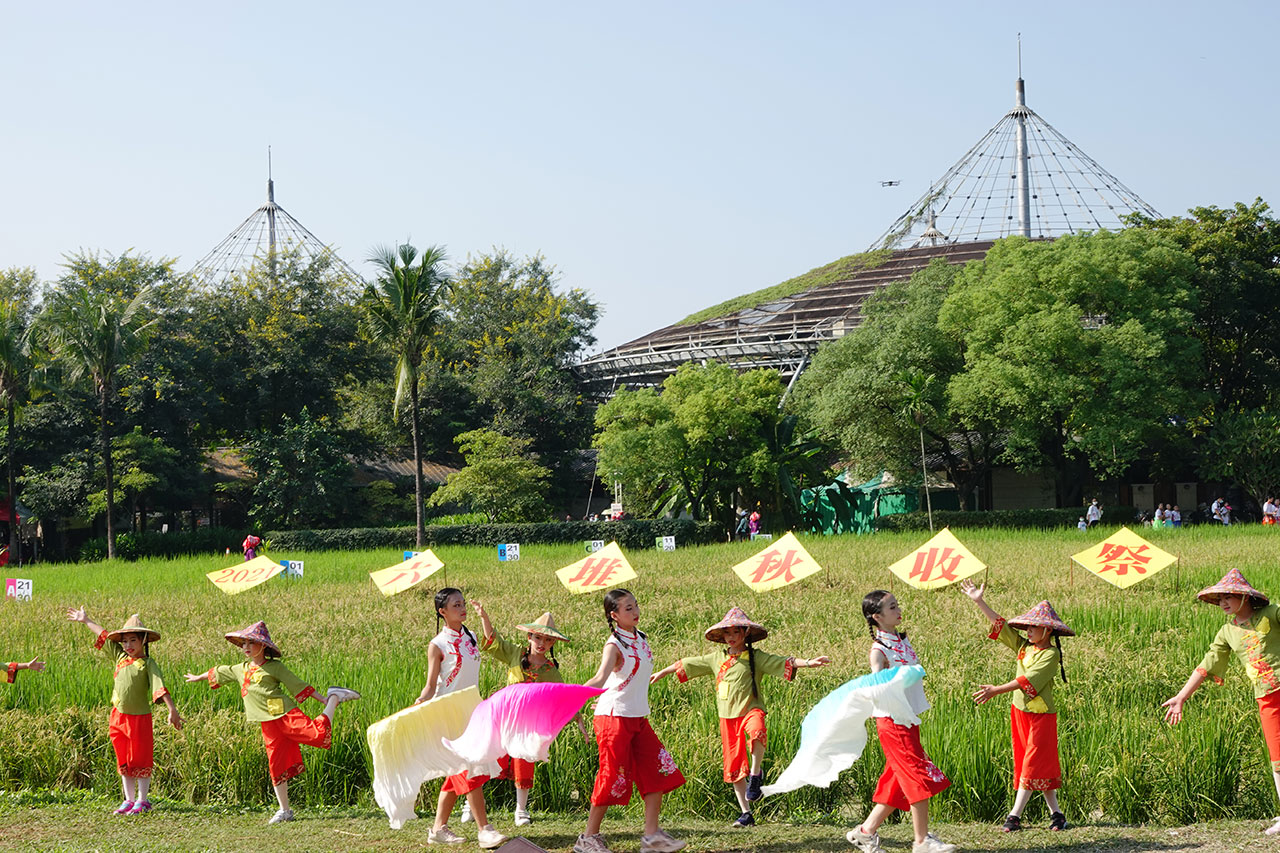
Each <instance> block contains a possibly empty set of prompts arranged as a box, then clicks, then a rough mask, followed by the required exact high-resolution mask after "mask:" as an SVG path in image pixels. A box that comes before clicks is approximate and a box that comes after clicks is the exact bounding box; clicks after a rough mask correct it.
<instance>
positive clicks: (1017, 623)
mask: <svg viewBox="0 0 1280 853" xmlns="http://www.w3.org/2000/svg"><path fill="white" fill-rule="evenodd" d="M1033 626H1035V627H1040V628H1052V629H1053V633H1054V634H1055V635H1057V636H1059V637H1074V636H1075V635H1076V632H1075V631H1072V630H1071V629H1070V628H1068V627H1067V626H1066V623H1064V622H1047V621H1041V620H1039V619H1034V620H1033V619H1010V620H1009V627H1010V628H1018V629H1021V630H1023V631H1025V630H1027V629H1028V628H1031V627H1033Z"/></svg>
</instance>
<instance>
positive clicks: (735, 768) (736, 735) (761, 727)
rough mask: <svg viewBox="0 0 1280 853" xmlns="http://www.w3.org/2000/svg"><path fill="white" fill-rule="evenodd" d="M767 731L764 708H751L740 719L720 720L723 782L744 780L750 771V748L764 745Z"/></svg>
mask: <svg viewBox="0 0 1280 853" xmlns="http://www.w3.org/2000/svg"><path fill="white" fill-rule="evenodd" d="M767 733H768V730H767V729H766V728H765V724H764V708H752V709H751V710H750V711H748V712H747V713H745V714H743V715H742V716H741V717H733V718H732V719H725V718H724V717H721V718H720V746H721V747H723V748H724V781H726V782H729V783H730V784H732V783H733V782H737V781H738V780H739V779H745V778H746V777H747V772H748V771H750V769H751V748H752V747H753V746H755V743H756V741H759V742H760V743H764V741H765V736H766V735H767Z"/></svg>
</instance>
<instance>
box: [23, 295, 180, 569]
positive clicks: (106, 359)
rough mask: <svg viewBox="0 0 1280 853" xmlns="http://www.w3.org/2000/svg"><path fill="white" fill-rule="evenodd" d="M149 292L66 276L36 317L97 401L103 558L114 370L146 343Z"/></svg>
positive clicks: (110, 548) (112, 545) (111, 532)
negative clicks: (129, 293)
mask: <svg viewBox="0 0 1280 853" xmlns="http://www.w3.org/2000/svg"><path fill="white" fill-rule="evenodd" d="M151 294H152V288H151V287H150V286H144V287H141V288H140V289H139V290H138V292H137V295H135V296H134V297H133V298H132V299H127V298H126V297H125V296H124V295H122V294H120V293H118V292H112V291H108V290H105V289H102V288H101V286H100V285H99V286H95V285H94V284H92V283H90V282H87V281H66V280H64V284H63V287H62V288H61V289H60V290H58V291H56V292H55V293H54V294H53V296H52V298H51V299H50V301H49V304H48V306H47V307H46V308H45V311H44V313H43V315H42V317H41V324H42V325H43V327H44V329H45V331H46V335H47V338H46V339H47V341H48V344H49V349H50V352H51V353H52V355H53V357H54V358H55V359H56V360H57V361H58V362H60V363H61V364H62V365H63V366H64V367H65V369H66V375H67V379H68V380H70V381H72V382H76V381H80V380H88V382H89V384H90V385H92V387H93V391H94V395H95V397H96V398H97V403H98V445H99V448H100V449H101V452H102V468H103V471H104V472H105V473H106V479H107V558H108V559H111V558H113V557H115V555H116V536H115V520H114V518H113V516H114V514H115V481H114V476H113V470H112V464H111V462H112V460H111V436H110V432H111V428H110V411H109V409H110V405H111V399H112V396H113V395H114V393H115V380H116V373H117V371H119V369H120V368H121V367H122V366H125V365H127V364H129V362H130V361H131V360H132V359H133V357H134V356H135V355H137V354H138V353H139V352H141V351H142V350H143V349H144V348H145V347H146V333H147V330H148V329H149V328H150V327H151V325H152V324H153V323H155V322H156V321H155V319H154V318H151V319H148V318H147V316H146V312H145V311H144V308H145V307H146V303H147V301H148V299H150V297H151Z"/></svg>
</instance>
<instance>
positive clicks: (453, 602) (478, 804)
mask: <svg viewBox="0 0 1280 853" xmlns="http://www.w3.org/2000/svg"><path fill="white" fill-rule="evenodd" d="M473 605H474V606H475V608H476V613H477V614H481V618H482V619H483V618H484V617H483V615H482V614H483V613H484V607H483V606H481V605H480V603H479V602H473ZM435 607H436V624H437V626H439V623H440V620H441V619H443V620H444V629H443V630H441V631H440V633H438V634H436V635H435V636H434V637H433V638H432V639H431V645H430V646H428V647H427V683H426V685H425V686H423V688H422V692H421V693H420V694H418V698H417V700H416V702H415V704H420V703H422V702H426V701H428V700H430V699H434V698H435V697H437V696H444V695H445V694H447V693H452V692H454V691H455V690H465V689H466V688H468V687H477V686H479V684H480V646H479V644H478V643H477V642H476V635H475V634H473V633H471V629H470V628H468V627H467V626H466V625H465V624H464V623H465V622H466V619H467V602H466V599H465V598H463V597H462V590H459V589H454V588H453V587H445V588H444V589H442V590H440V591H439V592H437V593H436V598H435ZM487 781H489V777H488V776H468V775H467V774H466V773H465V772H463V773H458V774H456V775H454V776H450V777H449V778H448V779H446V780H444V785H442V786H441V788H440V799H438V800H437V801H436V822H435V825H434V826H433V827H432V828H431V832H430V833H429V834H428V835H427V843H428V844H461V843H462V842H464V841H466V839H465V838H463V837H462V836H461V835H458V834H457V833H456V832H454V831H453V830H452V829H450V828H449V823H448V821H449V814H450V813H451V812H452V811H453V807H454V805H455V804H456V803H457V802H458V797H459V796H464V797H466V801H467V806H468V810H469V811H470V815H471V817H472V818H473V819H474V820H475V822H476V825H477V826H479V827H480V829H479V831H478V832H477V833H476V841H477V843H478V844H479V845H480V847H482V848H484V849H486V850H487V849H489V848H492V847H498V846H500V845H501V844H502V843H503V842H505V841H506V840H507V837H506V836H505V835H503V834H502V833H501V832H498V830H496V829H494V828H493V826H492V824H490V823H489V816H488V813H487V812H486V810H485V802H484V790H483V788H482V786H483V785H484V783H485V782H487ZM464 822H465V821H464Z"/></svg>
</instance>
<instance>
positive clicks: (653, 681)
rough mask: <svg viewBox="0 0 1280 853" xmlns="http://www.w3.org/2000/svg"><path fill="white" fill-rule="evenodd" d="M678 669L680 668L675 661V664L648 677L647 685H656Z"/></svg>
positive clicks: (678, 663) (678, 662)
mask: <svg viewBox="0 0 1280 853" xmlns="http://www.w3.org/2000/svg"><path fill="white" fill-rule="evenodd" d="M679 667H680V661H676V662H675V663H673V664H671V666H669V667H666V668H665V669H661V670H659V671H657V672H655V673H654V674H653V675H651V676H649V683H650V684H657V683H658V682H659V681H661V680H662V679H664V678H666V677H667V676H668V675H671V674H673V673H674V672H675V671H676V670H677V669H678V668H679Z"/></svg>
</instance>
